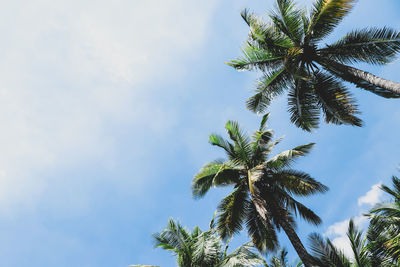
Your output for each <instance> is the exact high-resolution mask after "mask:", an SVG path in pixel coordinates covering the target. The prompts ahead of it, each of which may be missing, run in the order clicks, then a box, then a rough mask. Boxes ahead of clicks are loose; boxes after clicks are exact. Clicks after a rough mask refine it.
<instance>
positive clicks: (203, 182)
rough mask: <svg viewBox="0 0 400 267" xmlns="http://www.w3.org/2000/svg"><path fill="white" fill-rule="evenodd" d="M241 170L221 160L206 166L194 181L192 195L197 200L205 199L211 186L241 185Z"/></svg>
mask: <svg viewBox="0 0 400 267" xmlns="http://www.w3.org/2000/svg"><path fill="white" fill-rule="evenodd" d="M239 178H240V173H239V170H237V169H235V168H233V167H232V166H230V165H229V163H224V162H223V161H221V160H218V161H213V162H210V163H208V164H206V165H205V166H204V167H203V168H201V170H200V171H199V173H197V174H196V175H195V176H194V178H193V181H192V194H193V196H194V197H195V198H200V197H203V196H204V195H205V194H206V193H207V192H208V190H209V189H210V188H211V186H226V185H235V184H238V183H239Z"/></svg>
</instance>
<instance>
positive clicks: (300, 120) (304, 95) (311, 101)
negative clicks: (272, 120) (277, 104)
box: [288, 79, 319, 132]
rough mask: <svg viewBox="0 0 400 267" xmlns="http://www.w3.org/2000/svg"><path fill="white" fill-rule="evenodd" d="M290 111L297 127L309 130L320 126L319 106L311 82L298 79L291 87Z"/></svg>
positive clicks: (291, 118)
mask: <svg viewBox="0 0 400 267" xmlns="http://www.w3.org/2000/svg"><path fill="white" fill-rule="evenodd" d="M288 111H289V112H290V114H291V117H290V120H291V122H293V123H294V124H295V125H296V126H297V127H299V128H301V129H303V130H306V131H308V132H310V131H311V129H313V128H318V124H319V107H318V106H317V100H316V99H315V96H314V94H313V92H312V87H311V84H310V82H308V81H304V80H302V79H297V80H296V85H295V87H294V88H291V89H290V91H289V94H288Z"/></svg>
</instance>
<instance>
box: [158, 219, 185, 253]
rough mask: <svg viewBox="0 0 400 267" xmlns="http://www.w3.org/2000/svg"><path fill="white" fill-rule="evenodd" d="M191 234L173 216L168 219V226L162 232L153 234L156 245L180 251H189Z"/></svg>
mask: <svg viewBox="0 0 400 267" xmlns="http://www.w3.org/2000/svg"><path fill="white" fill-rule="evenodd" d="M189 238H190V234H189V233H188V232H187V231H186V229H185V228H183V227H182V226H181V225H180V224H179V223H176V222H175V221H174V220H173V219H172V218H171V219H169V220H168V224H167V227H166V228H165V229H163V230H162V231H161V232H160V233H155V234H153V239H154V247H160V248H163V249H165V250H170V251H173V252H175V253H176V254H179V253H181V254H182V253H183V254H185V253H188V251H189V249H188V247H187V242H186V241H188V239H189Z"/></svg>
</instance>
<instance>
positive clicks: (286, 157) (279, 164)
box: [266, 143, 315, 170]
mask: <svg viewBox="0 0 400 267" xmlns="http://www.w3.org/2000/svg"><path fill="white" fill-rule="evenodd" d="M314 145H315V143H309V144H306V145H301V146H297V147H295V148H293V149H289V150H286V151H283V152H281V153H279V154H278V155H275V156H274V157H272V158H270V159H269V160H268V161H267V162H266V165H267V167H268V168H270V169H273V170H280V169H282V168H285V167H290V166H291V164H292V163H293V162H294V161H295V160H296V159H297V158H299V157H302V156H305V155H307V154H308V153H310V151H311V148H312V147H313V146H314Z"/></svg>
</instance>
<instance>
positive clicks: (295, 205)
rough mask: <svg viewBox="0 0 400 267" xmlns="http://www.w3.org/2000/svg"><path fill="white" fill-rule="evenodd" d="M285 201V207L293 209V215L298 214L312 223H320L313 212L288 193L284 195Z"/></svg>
mask: <svg viewBox="0 0 400 267" xmlns="http://www.w3.org/2000/svg"><path fill="white" fill-rule="evenodd" d="M285 201H286V206H287V209H288V210H291V211H293V212H294V214H295V215H297V214H298V215H299V216H300V217H301V218H303V219H304V220H306V221H307V222H309V223H312V224H314V225H320V224H321V223H322V220H321V218H320V217H319V216H318V215H317V214H315V212H313V211H312V210H311V209H309V208H307V207H306V206H305V205H303V204H301V203H300V202H298V201H296V200H295V199H294V198H292V197H290V196H289V195H287V196H286V197H285Z"/></svg>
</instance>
